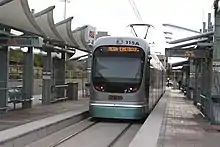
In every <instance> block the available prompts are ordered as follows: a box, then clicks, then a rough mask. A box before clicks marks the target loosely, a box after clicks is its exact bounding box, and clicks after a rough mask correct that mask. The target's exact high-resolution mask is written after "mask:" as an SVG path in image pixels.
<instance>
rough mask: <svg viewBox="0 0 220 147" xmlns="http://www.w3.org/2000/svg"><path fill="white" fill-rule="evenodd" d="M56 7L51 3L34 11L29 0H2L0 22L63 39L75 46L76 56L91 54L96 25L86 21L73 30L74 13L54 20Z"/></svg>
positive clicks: (59, 40) (25, 31)
mask: <svg viewBox="0 0 220 147" xmlns="http://www.w3.org/2000/svg"><path fill="white" fill-rule="evenodd" d="M54 9H55V6H50V7H48V8H46V9H44V10H42V11H40V12H38V13H36V14H32V13H31V11H30V7H29V5H28V1H27V0H1V1H0V18H1V19H0V24H3V25H5V26H9V27H11V28H12V29H14V30H18V31H21V32H23V33H24V34H28V35H34V36H40V37H42V38H44V39H49V40H53V41H57V42H62V43H64V44H65V45H66V46H68V47H71V48H74V49H75V50H76V54H75V55H76V56H81V55H85V54H88V53H89V52H90V51H91V49H92V48H91V46H92V45H93V42H94V40H95V34H96V33H95V32H96V28H95V27H93V26H89V25H85V26H82V27H79V28H76V29H75V30H72V29H71V25H72V20H73V17H69V18H67V19H65V20H63V21H61V22H58V23H54V18H53V10H54ZM75 55H74V56H75Z"/></svg>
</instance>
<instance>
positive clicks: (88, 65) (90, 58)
mask: <svg viewBox="0 0 220 147" xmlns="http://www.w3.org/2000/svg"><path fill="white" fill-rule="evenodd" d="M91 67H92V56H91V55H89V56H88V59H87V84H88V85H86V96H89V95H90V93H89V92H90V83H91Z"/></svg>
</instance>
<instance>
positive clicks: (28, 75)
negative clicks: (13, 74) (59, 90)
mask: <svg viewBox="0 0 220 147" xmlns="http://www.w3.org/2000/svg"><path fill="white" fill-rule="evenodd" d="M23 70H24V71H23V96H24V97H23V98H24V100H26V101H25V102H24V103H22V107H23V108H30V107H31V103H32V101H31V98H32V95H33V83H34V80H33V79H34V53H33V47H29V48H28V51H27V53H25V58H24V69H23Z"/></svg>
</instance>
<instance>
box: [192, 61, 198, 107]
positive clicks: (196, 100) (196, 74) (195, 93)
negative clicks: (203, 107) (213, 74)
mask: <svg viewBox="0 0 220 147" xmlns="http://www.w3.org/2000/svg"><path fill="white" fill-rule="evenodd" d="M198 74H199V59H195V86H194V87H195V90H194V96H193V98H194V99H193V104H194V105H197V103H198V93H199V89H198V84H199V81H198Z"/></svg>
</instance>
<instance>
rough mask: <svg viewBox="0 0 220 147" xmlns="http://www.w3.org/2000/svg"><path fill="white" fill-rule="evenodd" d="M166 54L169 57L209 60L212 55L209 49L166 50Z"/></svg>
mask: <svg viewBox="0 0 220 147" xmlns="http://www.w3.org/2000/svg"><path fill="white" fill-rule="evenodd" d="M165 54H166V56H168V57H190V58H207V57H209V55H210V53H209V50H207V49H171V48H166V50H165Z"/></svg>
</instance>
